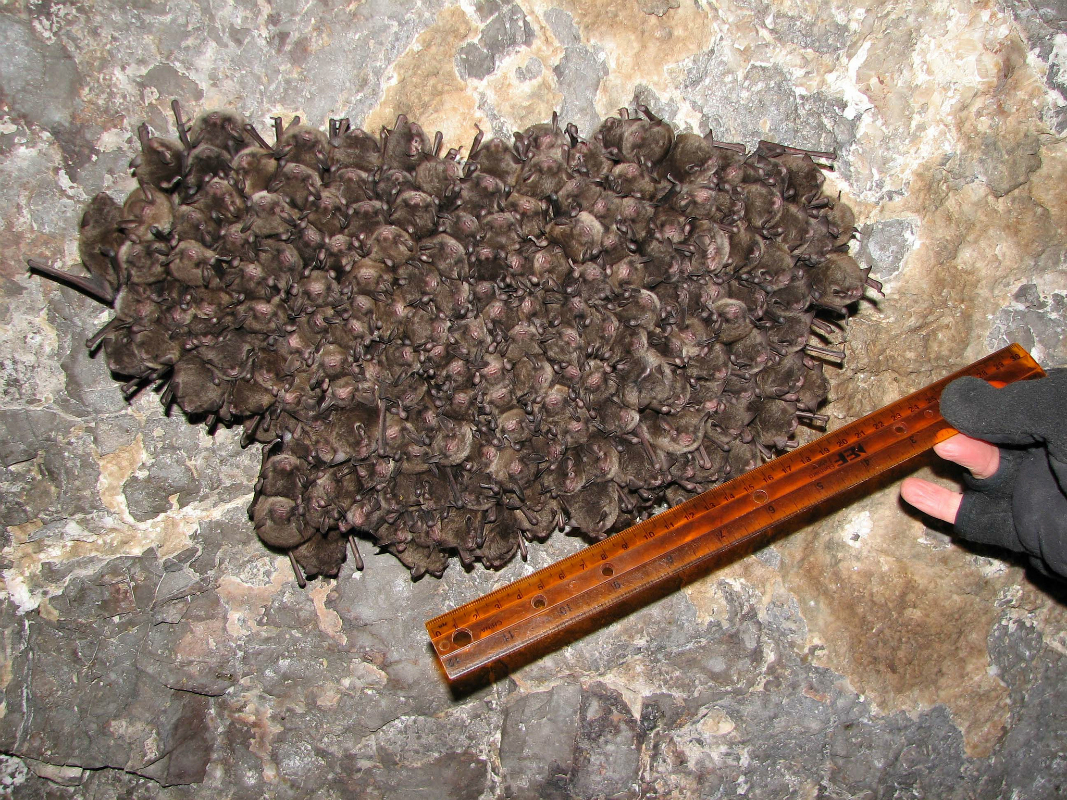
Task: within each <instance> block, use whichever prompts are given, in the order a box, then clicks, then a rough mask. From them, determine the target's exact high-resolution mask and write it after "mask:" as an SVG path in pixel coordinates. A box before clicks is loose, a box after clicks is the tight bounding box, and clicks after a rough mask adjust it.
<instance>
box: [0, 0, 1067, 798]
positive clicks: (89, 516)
mask: <svg viewBox="0 0 1067 800" xmlns="http://www.w3.org/2000/svg"><path fill="white" fill-rule="evenodd" d="M1064 19H1065V14H1064V13H1063V8H1062V4H1059V3H1052V2H1037V1H1036V0H1005V2H1002V3H992V2H978V3H973V2H969V1H968V2H965V1H964V0H955V1H953V0H910V1H907V0H891V1H890V2H885V3H879V4H870V5H869V7H868V6H866V5H864V4H856V3H846V2H844V1H843V0H841V1H840V2H838V1H837V0H830V2H819V3H814V2H808V1H807V0H791V1H790V2H782V3H769V2H762V1H760V2H749V1H748V0H736V1H735V2H721V3H708V2H705V0H700V1H699V2H697V1H696V0H681V2H675V1H674V0H640V1H639V2H622V0H618V1H617V2H607V1H605V2H596V3H579V2H576V1H574V2H570V1H569V0H555V2H553V3H552V4H549V3H547V2H540V1H535V0H520V2H516V3H505V2H500V1H499V0H486V1H485V2H476V3H467V4H463V5H445V4H443V3H441V2H437V1H436V0H431V1H430V2H409V3H397V4H385V3H368V2H364V3H356V4H351V5H347V6H340V7H337V8H336V9H334V8H333V7H332V6H329V5H322V4H314V5H306V4H293V3H287V2H281V3H272V4H255V3H251V2H242V3H240V4H236V5H230V4H222V3H212V4H202V3H193V4H185V5H182V6H174V5H171V6H169V7H168V6H167V5H166V4H162V3H156V2H144V3H138V4H124V3H110V2H95V3H94V2H86V3H74V4H69V3H61V2H30V3H18V2H16V3H9V4H7V5H5V6H4V8H3V10H2V11H0V45H2V47H3V52H4V53H5V58H4V59H0V217H2V224H0V342H2V344H3V347H2V349H0V460H2V461H3V465H4V469H3V471H2V472H0V508H2V512H0V523H2V524H3V526H4V527H3V532H2V539H0V542H2V551H0V570H2V571H3V578H4V586H5V589H6V591H5V593H4V597H3V599H2V601H0V688H2V691H3V695H4V696H3V703H2V704H0V751H2V752H3V754H4V755H0V792H6V793H9V794H11V795H13V796H17V797H29V798H45V797H49V798H52V797H89V798H105V797H107V798H113V797H131V798H133V797H167V798H191V797H198V798H201V797H202V798H216V797H217V798H222V797H232V798H259V797H263V796H268V795H269V796H273V797H280V798H286V797H305V796H311V795H315V796H318V797H326V798H331V797H337V798H340V797H375V798H378V797H390V798H408V797H419V796H434V797H444V798H468V797H469V798H492V797H497V796H504V797H516V798H518V797H558V798H569V797H582V798H586V797H639V796H649V797H651V796H658V797H736V796H742V795H743V796H745V797H748V798H778V797H785V796H791V797H792V796H795V797H826V798H836V797H941V798H965V797H966V798H970V797H1009V796H1016V797H1026V798H1043V797H1055V796H1057V795H1060V794H1062V793H1063V792H1064V790H1065V785H1067V784H1065V782H1067V761H1065V759H1064V755H1063V751H1064V749H1063V746H1062V742H1063V740H1064V737H1065V735H1067V718H1065V716H1064V711H1063V709H1064V707H1065V706H1067V703H1065V700H1067V689H1064V686H1065V684H1067V611H1065V608H1064V605H1063V601H1064V597H1065V594H1064V591H1063V590H1062V589H1061V588H1058V587H1057V586H1055V585H1051V584H1048V583H1045V582H1041V581H1040V579H1039V578H1037V577H1035V576H1032V575H1030V574H1028V573H1026V572H1025V571H1024V569H1023V568H1022V566H1021V564H1020V562H1016V561H1012V560H1007V561H1004V560H1001V559H999V558H998V557H997V554H995V553H992V552H989V551H985V550H979V549H977V548H972V547H966V546H961V545H960V544H959V543H958V542H956V541H954V540H953V539H952V538H951V536H949V535H946V534H947V533H948V531H947V529H944V528H941V527H924V520H922V519H920V518H918V517H917V516H915V515H913V514H911V513H910V512H907V511H906V510H904V509H903V508H902V507H901V506H900V505H899V504H898V501H897V500H896V495H895V488H894V487H893V486H888V487H885V488H883V489H881V490H879V491H877V492H873V493H871V494H870V495H869V496H868V497H866V498H865V499H863V500H860V501H858V502H856V503H853V504H852V505H850V506H848V507H845V508H841V509H839V510H837V511H836V512H834V513H831V514H828V515H827V516H826V517H825V518H824V519H823V520H821V521H820V522H818V523H816V524H813V525H810V526H809V527H807V528H805V529H803V530H800V531H798V532H796V533H794V534H793V535H792V536H790V537H788V538H786V539H783V540H781V541H780V542H779V543H778V544H776V545H774V546H773V547H770V548H767V549H765V550H764V551H762V552H761V553H759V554H757V555H756V556H754V557H751V558H748V559H745V560H743V561H740V562H738V563H736V564H734V565H732V566H730V567H728V568H726V569H724V570H722V571H720V572H718V573H716V574H714V575H711V576H709V577H707V578H706V579H704V580H702V581H700V582H698V583H696V584H694V585H692V586H690V587H688V588H687V589H686V590H684V591H683V592H681V593H679V594H676V595H673V596H671V597H668V598H666V599H665V600H663V601H661V602H659V603H657V604H655V605H654V606H652V607H649V608H647V609H644V610H642V611H640V612H638V613H636V614H634V615H632V616H630V617H628V618H626V619H625V620H623V621H621V622H619V623H617V624H616V625H614V626H611V627H609V628H607V629H604V630H602V631H599V632H597V633H596V634H593V635H592V636H590V637H588V638H586V639H584V640H582V641H580V642H578V643H576V644H574V645H572V646H570V647H568V648H566V649H564V650H561V651H559V652H557V653H554V654H552V655H550V656H549V657H547V658H545V659H543V660H542V661H539V662H537V663H534V664H531V665H529V666H528V667H527V668H525V669H524V670H522V671H520V672H519V673H518V674H516V675H515V676H513V677H512V678H510V679H507V680H505V681H503V682H501V683H498V684H496V685H494V686H491V687H487V688H484V689H482V690H480V691H478V692H476V693H474V694H472V695H466V696H454V695H453V694H452V693H450V692H449V690H448V688H447V687H446V686H445V685H444V684H443V682H442V680H441V678H440V674H439V672H438V671H437V669H436V667H435V666H434V663H433V660H432V658H431V655H430V652H429V648H428V645H427V642H426V639H425V633H424V629H423V627H422V623H423V621H424V620H425V619H426V618H427V617H429V616H432V615H433V614H435V613H438V612H439V611H440V610H441V609H442V608H445V607H447V606H450V605H453V604H456V603H460V602H464V601H466V600H469V599H472V598H474V597H475V596H477V595H478V594H480V593H482V592H484V591H486V590H488V589H490V588H491V587H493V586H496V585H499V584H500V583H502V582H504V581H506V580H509V579H511V578H514V577H517V576H518V575H521V574H524V573H525V572H527V571H530V570H532V569H535V568H538V567H540V566H544V565H546V564H548V563H550V562H551V561H552V560H554V559H555V558H558V557H560V556H562V555H564V554H566V553H569V552H572V551H574V550H575V549H576V548H577V547H578V546H579V542H578V541H577V540H575V539H572V538H569V537H566V536H561V537H556V538H555V539H553V540H552V541H551V542H550V543H549V545H548V546H547V547H545V548H541V549H538V550H537V551H535V552H531V559H530V563H529V564H526V565H524V564H521V563H516V564H513V565H512V566H511V567H509V568H508V569H507V570H506V571H504V572H503V573H499V574H496V573H485V572H482V571H476V572H472V573H470V574H467V573H464V572H463V571H462V570H458V569H457V570H450V571H449V572H447V573H446V575H445V578H444V579H443V580H441V581H430V580H423V581H421V582H419V583H415V584H413V583H411V582H410V580H409V578H408V575H407V572H406V570H404V569H403V568H402V567H401V566H400V565H399V564H397V563H396V562H395V560H394V559H393V558H392V557H388V556H375V555H372V554H365V556H366V558H367V560H368V561H372V562H373V563H372V564H370V565H369V569H368V570H367V573H366V574H365V575H352V574H351V573H350V572H349V571H347V570H346V572H345V573H343V575H342V578H341V579H340V580H339V581H336V582H334V581H326V582H321V581H320V582H317V583H315V584H312V585H311V586H310V587H309V590H308V591H300V590H298V589H297V587H296V585H295V583H294V581H293V580H292V576H291V573H290V572H289V568H288V564H287V563H286V562H285V561H284V560H282V559H280V558H271V557H270V556H268V555H265V554H264V552H263V550H262V548H261V547H260V545H259V544H258V542H256V541H255V537H254V535H253V533H252V530H251V525H250V523H249V521H248V520H247V518H246V516H245V512H244V509H245V507H246V506H247V504H248V501H249V499H250V489H251V482H252V480H253V478H254V475H255V473H256V470H257V467H258V460H259V459H258V455H257V454H256V453H254V452H252V451H241V450H240V448H239V446H238V444H237V436H236V435H235V434H234V433H233V432H230V431H220V432H219V433H217V434H216V435H215V436H214V437H213V438H212V437H208V436H206V435H205V434H203V433H202V432H199V431H196V430H195V429H193V428H190V427H189V426H187V425H186V424H185V422H184V421H183V420H181V419H180V418H177V417H175V418H171V419H167V418H165V417H163V416H162V413H161V411H160V407H159V404H158V402H157V401H156V399H155V398H153V397H151V396H142V397H139V398H137V399H135V400H134V402H133V403H132V404H130V405H127V404H125V403H124V402H123V401H122V398H121V396H120V394H119V392H118V390H117V387H116V386H115V384H114V383H113V382H112V381H111V379H110V378H109V376H108V375H106V374H105V370H104V368H103V366H102V364H101V363H100V362H99V361H96V360H92V359H89V358H88V357H87V356H86V354H85V352H84V348H83V347H82V346H81V342H82V341H84V339H85V338H86V336H87V335H89V334H91V333H92V332H93V331H94V330H95V329H96V328H97V327H98V325H99V323H100V322H101V320H102V319H103V318H104V316H105V315H103V314H101V311H100V309H99V308H98V307H95V306H94V304H92V303H91V302H89V301H87V300H85V299H84V298H82V297H80V296H78V295H77V294H75V293H74V292H71V291H69V290H67V289H63V288H59V287H56V286H54V285H51V284H47V283H44V282H41V281H38V280H36V279H32V278H29V277H27V276H26V275H25V270H24V266H23V262H22V258H23V256H24V255H28V254H32V255H37V256H39V257H43V258H45V259H48V260H53V261H54V260H62V261H64V262H67V263H68V264H73V263H74V262H75V261H76V258H77V255H76V253H77V248H76V239H75V232H76V230H77V222H78V217H79V214H80V208H81V206H82V205H83V204H84V203H85V201H86V200H87V199H88V198H89V197H90V196H92V195H93V194H94V193H96V192H98V191H114V192H115V193H116V194H120V193H123V192H125V191H127V190H128V189H129V187H130V185H131V184H130V180H129V178H128V173H127V171H126V163H127V161H128V160H129V158H130V157H131V156H132V155H133V153H134V151H135V149H136V148H135V142H136V137H135V135H134V133H135V128H136V125H137V124H138V123H139V122H140V121H141V120H142V119H147V120H148V121H149V123H150V124H151V125H152V126H153V127H154V128H155V129H157V130H161V131H167V130H169V129H170V128H169V114H168V108H167V106H168V104H169V101H170V99H171V97H173V96H177V97H179V98H180V99H181V100H182V101H183V104H184V105H185V106H186V107H187V108H189V109H193V108H196V107H199V106H206V105H230V106H235V107H238V108H240V109H241V110H242V111H243V112H244V113H246V114H248V115H249V116H250V117H251V118H253V119H256V120H264V121H265V120H266V119H267V118H268V117H269V116H270V115H272V114H283V115H289V114H301V115H303V116H305V117H307V118H309V119H311V120H312V121H314V122H315V123H316V124H319V125H324V124H325V119H326V117H327V116H331V115H332V116H342V115H347V116H350V117H351V118H352V120H353V123H354V124H361V125H363V126H364V127H366V128H368V129H376V128H377V127H378V126H380V125H381V124H383V123H391V122H392V120H393V118H395V116H396V114H397V113H399V112H403V113H406V114H408V115H409V116H410V117H411V118H413V119H416V120H418V121H419V122H420V123H422V124H423V125H424V127H425V128H427V129H428V130H431V131H432V130H434V129H440V130H442V131H443V133H444V135H445V141H446V143H447V145H446V146H452V145H457V146H458V145H461V144H463V145H465V144H468V143H469V142H470V140H471V139H472V138H473V135H474V126H475V124H478V125H479V126H481V128H482V129H483V130H486V131H488V130H493V131H494V132H497V133H500V132H507V131H509V130H511V129H513V128H521V127H524V126H526V125H528V124H530V123H533V122H537V121H543V120H545V119H547V118H548V117H549V116H550V114H551V112H552V110H553V109H561V115H562V118H563V119H564V121H574V122H576V123H577V124H578V125H579V127H580V128H581V129H582V130H590V129H591V128H592V127H593V126H594V125H595V124H596V122H597V121H598V120H599V119H600V118H602V117H604V116H606V115H607V114H610V113H612V112H613V111H614V110H615V109H616V108H618V107H620V106H623V105H626V104H628V103H630V102H632V101H633V100H635V99H638V100H640V101H641V102H645V103H647V104H649V105H650V106H651V107H652V108H654V109H655V110H656V111H657V112H659V113H661V114H663V115H665V116H666V117H667V118H668V119H669V120H670V121H671V122H672V123H673V124H675V125H676V126H678V127H685V126H687V125H688V126H690V127H692V128H693V129H695V130H698V131H700V132H704V131H705V130H707V129H708V128H709V127H711V128H713V129H714V130H715V133H716V135H717V136H719V137H720V138H723V139H735V140H742V141H745V142H746V143H747V144H749V145H750V146H751V145H753V144H754V143H755V141H756V140H757V139H759V138H761V137H767V138H771V139H776V140H779V141H784V142H787V143H791V144H796V145H800V146H807V147H814V148H819V149H823V148H833V149H836V150H837V151H838V152H839V154H840V160H839V162H838V165H837V171H836V174H835V176H834V177H833V178H832V179H831V180H833V181H836V184H837V187H838V188H839V189H840V190H841V191H842V192H843V194H844V196H845V197H846V199H847V200H848V202H849V203H850V204H852V205H853V206H854V207H855V208H856V209H857V215H858V222H859V224H860V226H861V237H860V242H859V245H858V248H857V249H858V252H859V253H860V258H861V260H863V261H864V262H865V263H867V264H869V265H871V266H872V267H873V270H874V275H875V276H876V277H879V278H880V279H881V280H883V281H885V282H886V286H885V290H886V297H885V299H881V300H878V301H877V303H865V304H864V307H863V308H862V310H861V313H860V314H859V316H858V317H857V318H856V319H854V320H853V321H852V322H851V323H850V325H849V328H848V334H847V339H848V341H847V343H846V345H845V347H846V350H847V351H848V353H849V355H848V359H847V361H846V365H845V368H844V369H843V370H842V371H841V372H840V373H839V375H838V380H837V381H836V385H835V389H834V392H833V404H832V405H831V407H830V409H831V411H830V413H831V414H832V415H833V420H834V421H833V423H832V425H833V424H841V423H843V422H844V421H847V420H849V419H852V418H854V417H855V416H858V415H859V414H861V413H865V412H866V411H869V410H871V409H873V408H875V407H877V406H879V405H882V404H884V403H886V402H889V401H891V400H893V399H895V398H896V397H898V396H899V395H900V394H902V393H904V392H905V391H908V390H910V389H913V388H917V387H918V386H920V385H922V384H924V383H926V382H929V381H930V380H933V379H935V378H937V377H940V376H941V375H943V374H945V373H947V372H949V371H951V370H952V369H954V368H957V367H959V366H961V365H962V364H965V363H967V362H969V361H972V360H974V359H975V358H978V357H979V356H981V355H983V354H984V353H985V352H988V350H989V349H991V348H994V347H998V346H1001V345H1002V344H1004V343H1006V342H1008V341H1019V342H1021V343H1022V344H1024V345H1026V346H1028V347H1030V348H1032V350H1033V352H1034V354H1035V355H1036V356H1037V357H1038V358H1039V359H1040V360H1041V361H1042V362H1043V363H1044V364H1045V365H1046V366H1062V365H1064V364H1065V363H1067V337H1065V336H1064V333H1065V328H1067V321H1065V306H1067V299H1065V298H1067V278H1065V275H1067V270H1065V269H1064V263H1063V261H1064V252H1065V246H1067V234H1065V233H1064V231H1067V148H1065V145H1064V143H1063V142H1062V141H1061V140H1060V139H1059V136H1060V135H1061V134H1062V132H1063V130H1064V129H1065V127H1067V111H1065V109H1067V102H1065V96H1067V88H1065V86H1067V84H1065V83H1064V79H1063V66H1064V59H1065V55H1064V54H1065V52H1067V51H1065V50H1064V44H1063V34H1064V30H1065V23H1064ZM923 469H924V470H927V471H931V472H933V473H934V474H936V475H938V476H940V477H941V478H943V479H949V480H950V479H951V478H952V475H951V473H950V472H948V471H946V470H944V469H942V468H940V467H936V468H935V467H934V466H932V462H928V464H927V466H925V467H923Z"/></svg>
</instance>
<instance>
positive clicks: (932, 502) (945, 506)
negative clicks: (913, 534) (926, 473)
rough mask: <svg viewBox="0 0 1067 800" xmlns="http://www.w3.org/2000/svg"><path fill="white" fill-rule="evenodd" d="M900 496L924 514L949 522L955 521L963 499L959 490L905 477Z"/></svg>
mask: <svg viewBox="0 0 1067 800" xmlns="http://www.w3.org/2000/svg"><path fill="white" fill-rule="evenodd" d="M900 496H901V498H902V499H903V500H904V502H906V503H908V504H909V505H911V506H914V507H915V508H916V509H918V510H919V511H922V512H923V513H924V514H929V515H930V516H931V517H935V518H937V519H939V520H942V521H944V522H949V523H953V522H955V521H956V515H957V514H958V513H959V510H960V503H961V502H962V501H963V495H962V494H960V493H959V492H953V491H951V490H950V489H946V488H944V487H943V486H938V485H937V484H935V483H930V482H929V481H924V480H922V479H920V478H906V479H905V480H904V482H903V483H901V485H900Z"/></svg>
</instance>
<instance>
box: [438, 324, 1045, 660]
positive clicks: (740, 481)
mask: <svg viewBox="0 0 1067 800" xmlns="http://www.w3.org/2000/svg"><path fill="white" fill-rule="evenodd" d="M964 375H973V376H975V377H978V378H983V379H985V380H987V381H990V382H991V383H993V384H995V385H1004V384H1007V383H1012V382H1014V381H1018V380H1024V379H1027V378H1034V377H1039V376H1041V375H1044V372H1043V371H1042V369H1041V367H1040V366H1038V364H1037V362H1035V361H1034V360H1033V358H1031V357H1030V354H1029V353H1027V352H1026V350H1024V349H1023V348H1022V347H1020V346H1019V345H1017V344H1013V345H1011V346H1009V347H1006V348H1004V349H1003V350H999V351H998V352H996V353H993V354H992V355H990V356H987V357H985V358H983V359H981V360H979V361H976V362H975V363H973V364H971V365H970V366H969V367H966V368H965V369H962V370H960V371H959V372H957V373H955V374H953V375H950V376H949V377H947V378H944V379H942V380H939V381H937V382H936V383H932V384H930V385H929V386H927V387H925V388H923V389H920V390H919V391H917V392H915V393H913V394H910V395H908V396H907V397H905V398H903V399H902V400H898V401H896V402H895V403H891V404H890V405H888V406H886V407H884V408H881V409H879V410H878V411H875V412H874V413H873V414H868V415H867V416H865V417H863V418H862V419H859V420H856V421H855V422H853V423H851V424H849V425H845V426H844V427H842V428H839V429H837V430H835V431H833V432H831V433H828V434H826V435H825V436H823V437H821V438H819V439H817V440H816V441H814V442H812V443H810V444H808V445H805V446H803V447H799V448H797V449H796V450H792V451H790V452H788V453H786V454H784V455H781V456H779V457H778V458H775V459H774V460H773V461H769V462H767V463H766V464H764V465H762V466H761V467H758V468H757V469H754V470H751V471H750V472H746V473H745V474H743V475H740V476H738V477H737V478H734V479H733V480H731V481H729V482H727V483H724V484H721V485H719V486H716V487H715V488H713V489H710V490H709V491H707V492H704V493H703V494H701V495H698V496H697V497H694V498H693V499H691V500H689V501H687V502H685V503H683V504H681V505H679V506H675V507H674V508H671V509H668V510H667V511H664V512H663V513H661V514H658V515H656V516H654V517H651V518H649V519H647V520H645V521H644V522H641V523H638V524H637V525H634V526H633V527H631V528H627V529H626V530H624V531H621V532H620V533H616V534H615V535H613V536H610V537H608V538H606V539H604V540H603V541H601V542H598V543H597V544H594V545H592V546H590V547H587V548H585V549H584V550H581V551H580V552H578V553H575V554H574V555H572V556H570V557H568V558H565V559H563V560H562V561H558V562H556V563H555V564H553V565H552V566H550V567H546V568H545V569H542V570H540V571H538V572H535V573H533V574H532V575H529V576H527V577H525V578H522V579H520V580H517V581H515V582H514V583H509V584H508V585H507V586H504V587H502V588H500V589H497V590H496V591H494V592H491V593H489V594H487V595H485V596H483V597H480V598H478V599H477V600H474V601H472V602H470V603H467V604H466V605H463V606H460V607H459V608H456V609H454V610H452V611H449V612H448V613H446V614H442V615H441V616H439V617H435V618H434V619H432V620H430V621H429V622H427V623H426V630H427V631H428V632H429V634H430V639H431V641H432V643H433V647H434V650H435V651H436V652H437V655H438V658H439V659H440V661H441V665H442V667H443V668H444V671H445V674H446V675H447V676H448V679H449V680H452V681H457V680H461V679H462V680H467V679H475V680H480V679H481V678H483V677H485V676H486V673H497V672H499V673H500V674H503V673H505V672H506V671H507V670H509V669H514V668H516V667H517V666H519V665H521V664H524V663H527V662H528V661H530V660H532V659H533V658H536V657H538V656H539V655H541V654H543V653H545V652H548V651H550V650H553V649H555V648H557V647H559V646H560V645H561V644H564V643H566V642H569V641H573V640H574V639H575V638H577V636H580V635H582V634H583V633H585V632H587V631H589V630H592V629H594V628H596V627H599V626H600V625H602V624H603V623H604V622H605V621H607V620H609V619H614V618H617V617H618V616H621V615H622V614H624V613H627V612H628V611H630V610H632V609H633V608H636V607H638V606H640V605H643V604H645V603H647V602H648V601H649V600H651V599H653V598H655V597H659V596H662V595H664V594H667V593H669V592H670V591H674V590H676V589H677V588H678V587H680V586H681V585H683V584H684V583H685V582H686V581H688V580H691V579H692V578H693V577H696V576H698V575H703V574H706V573H707V571H708V570H709V569H710V568H712V567H714V566H715V565H717V564H720V563H723V562H724V561H727V560H732V559H736V558H737V557H739V556H740V555H743V554H745V553H748V552H751V551H752V550H754V549H756V548H757V547H758V546H760V545H762V544H764V543H766V541H768V540H769V539H770V538H771V537H772V536H773V535H774V534H775V533H776V532H777V531H776V528H777V527H779V524H780V523H781V522H783V521H784V520H787V519H789V518H791V517H795V516H797V515H798V514H801V513H802V512H805V511H809V510H810V509H813V508H815V507H816V506H818V505H819V504H821V503H823V502H824V501H826V500H827V499H829V498H831V497H834V496H835V495H840V494H841V493H843V492H845V491H846V490H848V489H850V488H852V487H854V486H856V485H857V484H860V483H862V482H863V481H866V480H868V479H869V478H873V477H875V476H876V475H879V474H882V473H884V472H886V471H887V470H889V469H891V468H893V467H896V466H898V465H900V464H902V463H903V462H905V461H907V460H908V459H910V458H912V457H913V456H915V455H918V454H919V453H921V452H923V451H925V450H927V449H928V448H930V447H932V446H933V445H934V444H936V443H937V442H939V441H943V440H944V439H947V438H948V437H949V436H951V435H953V434H954V433H955V432H956V431H954V430H953V429H952V428H951V427H950V426H949V424H948V423H947V422H946V421H945V420H944V418H943V417H942V416H941V413H940V410H939V407H938V401H939V399H940V397H941V390H942V389H943V388H944V387H945V386H946V385H947V384H948V383H949V382H950V381H952V380H954V379H955V378H958V377H961V376H964Z"/></svg>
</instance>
